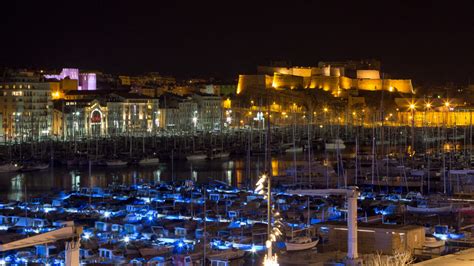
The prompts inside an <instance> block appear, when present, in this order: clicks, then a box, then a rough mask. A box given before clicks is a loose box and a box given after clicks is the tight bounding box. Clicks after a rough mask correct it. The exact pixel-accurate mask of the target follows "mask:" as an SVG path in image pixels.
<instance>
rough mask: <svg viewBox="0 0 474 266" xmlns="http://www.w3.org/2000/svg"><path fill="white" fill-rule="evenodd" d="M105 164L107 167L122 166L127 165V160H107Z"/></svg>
mask: <svg viewBox="0 0 474 266" xmlns="http://www.w3.org/2000/svg"><path fill="white" fill-rule="evenodd" d="M105 164H106V165H107V166H108V167H122V166H127V162H125V161H122V160H118V159H117V160H107V161H106V162H105Z"/></svg>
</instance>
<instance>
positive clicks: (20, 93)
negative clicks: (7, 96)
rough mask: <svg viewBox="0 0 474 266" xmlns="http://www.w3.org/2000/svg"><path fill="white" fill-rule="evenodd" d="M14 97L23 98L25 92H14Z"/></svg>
mask: <svg viewBox="0 0 474 266" xmlns="http://www.w3.org/2000/svg"><path fill="white" fill-rule="evenodd" d="M12 95H13V96H23V92H22V91H12Z"/></svg>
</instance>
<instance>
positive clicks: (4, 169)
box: [0, 163, 22, 173]
mask: <svg viewBox="0 0 474 266" xmlns="http://www.w3.org/2000/svg"><path fill="white" fill-rule="evenodd" d="M21 168H22V167H21V166H20V165H19V164H17V163H5V164H0V173H11V172H16V171H18V170H20V169H21Z"/></svg>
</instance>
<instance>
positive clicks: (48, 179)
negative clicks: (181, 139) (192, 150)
mask: <svg viewBox="0 0 474 266" xmlns="http://www.w3.org/2000/svg"><path fill="white" fill-rule="evenodd" d="M305 160H306V157H305V155H304V154H303V153H300V154H298V162H299V164H304V163H305ZM250 161H251V165H250V178H247V177H248V170H247V166H246V163H245V162H246V158H245V157H244V158H242V159H232V160H229V161H202V162H193V163H189V162H178V161H175V162H174V164H173V165H174V169H171V162H164V163H162V164H160V165H159V166H156V167H126V168H107V167H99V166H97V167H92V170H91V177H90V178H89V170H88V168H87V167H84V168H78V169H68V168H66V167H55V168H54V169H49V170H46V171H41V172H31V173H8V174H5V173H2V174H0V199H1V200H6V199H8V200H24V199H25V195H27V196H28V197H34V196H40V195H44V194H46V193H48V192H51V191H60V190H66V191H70V190H78V189H79V188H81V187H88V186H89V185H91V186H92V187H96V186H98V187H107V186H108V185H110V184H117V185H122V184H123V185H132V184H137V183H141V182H151V181H154V182H160V181H171V180H172V179H173V178H172V176H174V180H189V179H191V180H194V181H196V182H198V183H206V182H208V181H209V180H210V179H214V180H219V181H222V182H225V183H227V184H231V185H233V186H239V187H247V186H249V185H250V182H251V180H256V179H255V177H256V176H258V174H260V173H261V172H262V171H264V170H265V165H264V163H265V160H264V158H263V157H252V158H251V160H250ZM292 166H293V157H292V155H284V156H280V157H277V158H273V159H272V162H271V167H272V169H271V171H272V173H273V174H279V173H280V174H281V173H282V172H284V171H285V170H286V169H287V168H289V167H292ZM89 183H90V184H89ZM25 190H26V194H25Z"/></svg>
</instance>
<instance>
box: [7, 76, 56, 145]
mask: <svg viewBox="0 0 474 266" xmlns="http://www.w3.org/2000/svg"><path fill="white" fill-rule="evenodd" d="M10 74H11V75H10V76H8V77H7V78H6V79H5V80H4V81H2V82H0V102H1V105H0V113H1V114H2V120H3V121H2V128H3V129H2V130H3V135H4V136H5V138H6V140H9V141H14V140H15V141H26V140H40V139H43V138H45V137H48V136H49V135H50V134H51V124H52V121H51V112H52V97H51V84H50V83H49V82H45V81H44V78H42V77H41V76H39V75H37V74H36V73H34V72H28V71H19V72H16V73H10Z"/></svg>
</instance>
